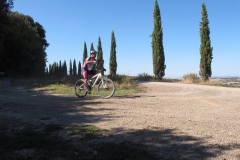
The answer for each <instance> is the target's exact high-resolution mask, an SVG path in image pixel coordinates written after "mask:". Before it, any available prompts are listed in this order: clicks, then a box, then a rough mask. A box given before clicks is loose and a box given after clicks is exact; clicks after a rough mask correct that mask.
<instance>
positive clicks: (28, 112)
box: [0, 82, 240, 160]
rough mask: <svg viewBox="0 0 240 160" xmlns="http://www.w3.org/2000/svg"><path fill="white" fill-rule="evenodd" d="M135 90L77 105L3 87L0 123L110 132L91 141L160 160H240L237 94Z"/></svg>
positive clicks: (167, 87) (148, 86)
mask: <svg viewBox="0 0 240 160" xmlns="http://www.w3.org/2000/svg"><path fill="white" fill-rule="evenodd" d="M139 85H140V86H141V87H143V88H144V90H145V92H144V93H139V94H136V95H131V96H119V97H116V96H115V97H112V98H110V99H101V98H99V97H86V98H84V99H79V98H77V97H74V96H71V95H70V96H66V95H51V94H49V93H47V92H45V91H32V90H25V89H24V88H21V87H20V88H8V87H6V86H8V84H4V85H2V87H1V85H0V99H1V101H0V117H5V118H6V117H7V118H9V119H17V120H19V121H21V122H26V123H28V124H29V123H30V124H34V125H47V124H63V125H64V126H70V125H73V124H92V125H96V126H98V127H100V128H103V129H107V130H109V131H110V132H111V136H107V137H103V138H101V139H97V140H96V141H131V142H134V143H142V144H144V145H146V146H147V147H148V148H149V150H150V151H151V152H153V153H155V154H157V155H158V156H159V157H164V158H165V159H168V158H169V159H178V157H181V158H182V159H184V158H186V159H236V160H237V159H240V89H239V88H238V89H236V88H224V87H214V86H202V85H191V84H177V83H161V82H148V83H140V84H139ZM13 127H14V126H13ZM16 127H18V129H21V127H24V126H17V125H16Z"/></svg>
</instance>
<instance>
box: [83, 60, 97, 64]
mask: <svg viewBox="0 0 240 160" xmlns="http://www.w3.org/2000/svg"><path fill="white" fill-rule="evenodd" d="M85 63H86V64H96V63H97V61H95V60H91V61H89V60H85Z"/></svg>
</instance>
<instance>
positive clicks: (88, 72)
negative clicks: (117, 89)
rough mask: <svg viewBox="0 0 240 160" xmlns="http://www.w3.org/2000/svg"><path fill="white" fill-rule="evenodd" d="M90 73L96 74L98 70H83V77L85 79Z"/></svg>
mask: <svg viewBox="0 0 240 160" xmlns="http://www.w3.org/2000/svg"><path fill="white" fill-rule="evenodd" d="M89 74H90V75H95V74H97V71H95V70H91V71H83V78H84V79H87V78H88V75H89Z"/></svg>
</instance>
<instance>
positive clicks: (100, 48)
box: [97, 37, 104, 67]
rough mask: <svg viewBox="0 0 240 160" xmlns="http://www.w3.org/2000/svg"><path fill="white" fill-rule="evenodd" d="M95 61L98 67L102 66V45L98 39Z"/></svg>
mask: <svg viewBox="0 0 240 160" xmlns="http://www.w3.org/2000/svg"><path fill="white" fill-rule="evenodd" d="M97 60H98V62H99V64H100V66H102V67H103V66H104V60H103V51H102V43H101V38H100V37H99V38H98V54H97Z"/></svg>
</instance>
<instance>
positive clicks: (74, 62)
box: [73, 59, 77, 76]
mask: <svg viewBox="0 0 240 160" xmlns="http://www.w3.org/2000/svg"><path fill="white" fill-rule="evenodd" d="M73 75H74V76H77V65H76V61H75V59H74V60H73Z"/></svg>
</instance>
